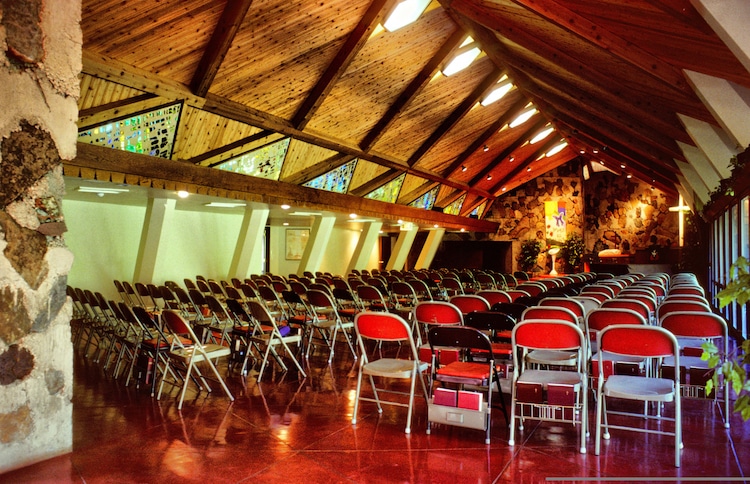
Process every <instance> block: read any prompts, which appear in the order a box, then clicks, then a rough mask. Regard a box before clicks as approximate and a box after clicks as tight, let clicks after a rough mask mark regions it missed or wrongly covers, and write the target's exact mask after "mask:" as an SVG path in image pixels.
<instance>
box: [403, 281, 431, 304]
mask: <svg viewBox="0 0 750 484" xmlns="http://www.w3.org/2000/svg"><path fill="white" fill-rule="evenodd" d="M407 282H409V284H410V285H411V287H412V289H414V294H416V295H417V299H418V300H420V301H432V299H433V298H432V291H430V287H429V286H428V285H427V283H426V282H425V281H424V280H422V279H410V280H409V281H407Z"/></svg>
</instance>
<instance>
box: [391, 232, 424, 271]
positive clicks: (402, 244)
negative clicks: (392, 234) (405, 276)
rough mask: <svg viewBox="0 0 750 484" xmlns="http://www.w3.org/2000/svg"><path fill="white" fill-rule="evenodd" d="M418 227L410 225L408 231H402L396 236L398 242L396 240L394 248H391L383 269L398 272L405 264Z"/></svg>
mask: <svg viewBox="0 0 750 484" xmlns="http://www.w3.org/2000/svg"><path fill="white" fill-rule="evenodd" d="M418 231H419V227H417V226H416V225H412V226H411V227H409V229H408V230H402V231H401V232H399V234H398V240H396V246H395V247H394V248H393V253H391V257H390V259H388V263H387V264H386V265H385V268H386V269H387V270H389V271H391V270H397V271H400V270H402V269H403V268H404V264H406V258H407V257H408V256H409V251H410V250H411V246H412V244H414V238H415V237H416V236H417V232H418Z"/></svg>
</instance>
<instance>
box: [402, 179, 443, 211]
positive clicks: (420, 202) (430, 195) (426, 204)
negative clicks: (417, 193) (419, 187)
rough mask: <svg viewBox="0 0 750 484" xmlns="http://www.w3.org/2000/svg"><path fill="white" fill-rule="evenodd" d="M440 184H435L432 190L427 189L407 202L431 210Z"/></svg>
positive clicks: (411, 205) (412, 205)
mask: <svg viewBox="0 0 750 484" xmlns="http://www.w3.org/2000/svg"><path fill="white" fill-rule="evenodd" d="M439 188H440V186H439V185H438V186H436V187H435V188H433V189H432V190H429V191H428V192H426V193H425V194H424V195H422V196H421V197H419V198H417V199H416V200H414V201H413V202H411V203H410V204H409V206H410V207H415V208H423V209H425V210H432V207H433V206H434V205H435V199H436V198H437V192H438V189H439Z"/></svg>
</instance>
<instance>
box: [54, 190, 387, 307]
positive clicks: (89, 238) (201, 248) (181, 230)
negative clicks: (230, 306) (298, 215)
mask: <svg viewBox="0 0 750 484" xmlns="http://www.w3.org/2000/svg"><path fill="white" fill-rule="evenodd" d="M178 207H179V205H178ZM64 208H65V221H66V224H67V226H68V232H67V233H66V234H65V242H66V244H67V245H68V247H69V248H70V250H71V251H72V252H73V254H74V255H75V262H74V263H73V268H72V269H71V271H70V275H69V276H68V284H69V285H70V286H73V287H81V288H85V289H91V290H93V291H99V292H101V293H102V294H104V296H105V297H107V298H108V299H109V298H113V299H117V293H116V292H115V287H114V284H113V282H112V281H113V280H114V279H118V280H127V281H132V280H133V273H134V268H135V262H136V257H137V255H138V245H139V243H140V237H141V230H142V227H143V221H144V218H145V215H146V207H145V205H143V206H133V205H116V204H111V203H106V202H101V201H98V200H97V201H95V202H88V201H77V200H70V199H68V200H65V207H64ZM242 217H243V214H242V212H236V213H221V212H194V211H186V210H181V209H179V208H178V209H176V210H175V211H174V213H173V214H172V216H171V219H170V223H169V226H167V227H165V228H164V233H163V234H162V243H161V245H160V247H159V253H158V260H157V262H156V266H155V275H154V280H153V281H140V282H155V283H157V284H161V283H163V282H164V281H165V280H173V281H176V282H178V283H179V284H180V285H182V282H183V279H184V278H185V277H189V278H191V279H194V278H195V276H196V275H197V274H201V275H204V276H206V277H207V278H213V279H226V278H227V274H228V271H229V267H230V265H231V262H232V256H233V254H234V250H235V244H236V242H237V237H238V236H239V231H240V226H241V224H242ZM287 228H288V227H272V228H271V231H270V244H269V245H270V254H269V261H270V264H269V270H270V272H272V273H276V274H281V275H284V276H287V275H288V274H291V273H297V268H298V266H299V261H287V260H285V259H284V250H285V249H284V243H285V234H286V229H287ZM293 228H303V227H293ZM359 235H360V232H359V231H358V230H351V229H348V228H346V227H343V228H342V227H334V229H333V233H332V234H331V237H330V239H329V243H328V246H327V247H326V253H325V254H324V255H323V259H322V261H321V267H320V269H319V270H320V271H323V272H331V273H332V274H344V273H345V271H346V268H347V266H348V263H349V260H350V259H351V256H352V254H353V253H354V248H355V247H356V244H357V240H358V239H359ZM378 256H379V253H378V251H377V248H376V250H375V251H374V253H373V254H372V255H371V257H370V262H369V264H368V267H367V268H368V269H369V268H372V267H377V263H378ZM248 276H249V274H248Z"/></svg>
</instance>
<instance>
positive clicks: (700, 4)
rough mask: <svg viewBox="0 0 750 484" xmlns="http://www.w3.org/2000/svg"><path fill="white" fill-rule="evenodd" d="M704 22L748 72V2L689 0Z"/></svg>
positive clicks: (749, 45)
mask: <svg viewBox="0 0 750 484" xmlns="http://www.w3.org/2000/svg"><path fill="white" fill-rule="evenodd" d="M690 3H692V4H693V7H695V9H696V10H697V11H698V13H700V14H701V15H702V16H703V18H704V20H705V21H706V23H708V25H710V26H711V28H712V29H714V32H716V34H717V35H718V36H719V38H720V39H721V40H722V41H724V43H725V44H726V45H727V47H729V50H731V51H732V53H733V54H734V55H735V57H737V59H738V60H739V61H740V62H741V63H742V65H743V66H745V69H747V70H748V72H750V29H748V28H747V24H748V22H750V2H748V1H747V0H690Z"/></svg>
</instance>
